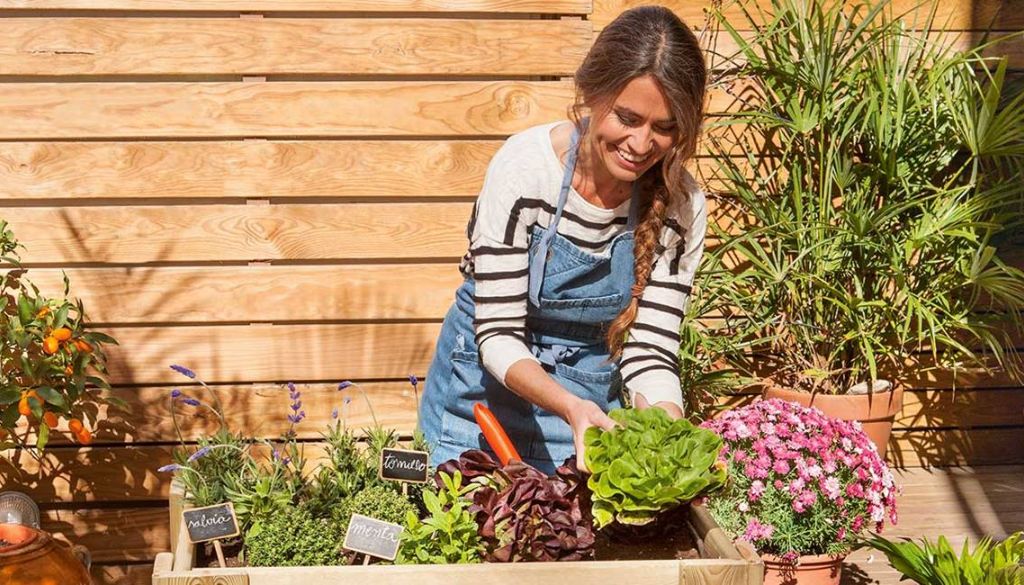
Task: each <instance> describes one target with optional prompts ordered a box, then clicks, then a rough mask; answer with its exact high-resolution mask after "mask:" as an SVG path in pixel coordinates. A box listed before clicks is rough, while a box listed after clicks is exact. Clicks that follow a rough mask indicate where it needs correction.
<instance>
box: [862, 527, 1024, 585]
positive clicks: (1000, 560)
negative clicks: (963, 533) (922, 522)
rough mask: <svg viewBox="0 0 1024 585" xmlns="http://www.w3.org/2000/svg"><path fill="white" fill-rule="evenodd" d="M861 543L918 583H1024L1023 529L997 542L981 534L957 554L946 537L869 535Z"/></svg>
mask: <svg viewBox="0 0 1024 585" xmlns="http://www.w3.org/2000/svg"><path fill="white" fill-rule="evenodd" d="M863 544H864V545H865V546H869V547H871V548H873V549H875V550H878V551H881V552H882V553H885V556H886V557H887V558H888V559H889V564H890V565H892V567H893V568H894V569H896V570H897V571H899V572H900V574H902V575H903V577H904V579H910V580H911V581H913V582H914V583H920V584H921V585H951V584H956V585H1021V584H1024V566H1022V563H1024V533H1022V532H1017V533H1014V534H1011V535H1010V536H1009V537H1008V538H1007V539H1006V540H1004V541H1002V542H1000V543H999V544H992V539H990V538H984V539H982V540H981V542H979V543H978V545H977V546H976V547H974V549H973V550H971V549H970V548H969V547H968V543H966V542H965V543H964V547H963V550H962V551H961V553H960V556H959V557H958V556H957V554H956V551H954V550H953V547H952V546H950V544H949V541H947V540H946V537H944V536H940V537H939V539H938V541H937V542H934V543H933V542H930V541H928V540H927V539H921V544H917V543H915V542H913V541H911V540H909V539H903V540H901V541H899V542H895V541H892V540H889V539H887V538H883V537H881V536H878V535H872V537H871V538H868V539H865V540H864V541H863Z"/></svg>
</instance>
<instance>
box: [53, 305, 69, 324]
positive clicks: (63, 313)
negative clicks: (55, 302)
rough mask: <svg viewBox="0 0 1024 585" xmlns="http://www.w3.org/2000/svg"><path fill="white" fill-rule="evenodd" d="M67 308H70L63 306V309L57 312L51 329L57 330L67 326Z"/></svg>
mask: <svg viewBox="0 0 1024 585" xmlns="http://www.w3.org/2000/svg"><path fill="white" fill-rule="evenodd" d="M69 308H70V306H69V305H64V306H63V307H61V308H60V310H58V311H57V317H56V318H55V319H54V322H53V328H54V329H58V328H60V327H63V326H64V325H65V324H67V322H68V309H69Z"/></svg>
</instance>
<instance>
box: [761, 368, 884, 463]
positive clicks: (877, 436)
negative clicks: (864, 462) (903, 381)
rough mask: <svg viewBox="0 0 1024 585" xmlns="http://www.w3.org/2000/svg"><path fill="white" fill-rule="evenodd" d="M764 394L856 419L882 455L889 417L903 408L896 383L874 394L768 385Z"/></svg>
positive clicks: (829, 414) (834, 416)
mask: <svg viewBox="0 0 1024 585" xmlns="http://www.w3.org/2000/svg"><path fill="white" fill-rule="evenodd" d="M764 397H765V399H766V400H767V399H770V398H781V399H782V400H788V401H789V402H795V403H797V404H800V405H802V406H813V407H815V408H817V409H818V410H820V411H822V412H823V413H825V416H829V417H832V418H837V419H840V420H855V421H859V422H860V423H861V425H863V427H864V432H865V433H867V435H868V438H869V439H871V442H872V443H874V444H875V447H876V448H877V449H878V454H879V455H881V456H882V457H885V452H886V449H887V448H888V445H889V435H890V434H891V433H892V423H893V420H894V419H895V418H896V415H897V414H899V412H900V411H901V410H903V389H902V388H900V387H898V386H897V387H896V389H895V390H893V391H889V392H877V393H874V394H811V393H809V392H800V391H797V390H789V389H787V388H780V387H778V386H769V387H768V388H767V389H765V392H764Z"/></svg>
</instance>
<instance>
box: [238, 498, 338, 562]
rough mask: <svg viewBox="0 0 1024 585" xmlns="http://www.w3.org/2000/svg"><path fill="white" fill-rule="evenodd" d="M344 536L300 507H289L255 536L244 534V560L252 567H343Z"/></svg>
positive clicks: (273, 516) (333, 524) (269, 520)
mask: <svg viewBox="0 0 1024 585" xmlns="http://www.w3.org/2000/svg"><path fill="white" fill-rule="evenodd" d="M344 536H345V532H344V531H343V530H342V529H341V528H340V527H339V525H338V524H337V523H335V522H331V521H330V520H328V519H326V518H317V517H315V516H313V515H312V514H311V513H310V512H309V510H307V509H306V508H305V507H304V506H296V507H291V508H288V509H286V510H284V511H282V512H280V513H277V514H274V515H272V516H271V517H270V518H268V519H267V520H266V522H265V523H263V524H262V527H261V529H260V530H259V531H258V532H255V533H254V532H252V531H250V532H247V533H246V535H245V546H246V559H247V560H248V563H249V565H251V566H253V567H307V566H313V565H339V564H344V561H343V556H342V551H341V541H342V539H343V538H344Z"/></svg>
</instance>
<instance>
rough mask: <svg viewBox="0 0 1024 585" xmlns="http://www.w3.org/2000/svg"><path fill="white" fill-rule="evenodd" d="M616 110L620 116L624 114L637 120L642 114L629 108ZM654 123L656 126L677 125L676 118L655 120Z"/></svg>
mask: <svg viewBox="0 0 1024 585" xmlns="http://www.w3.org/2000/svg"><path fill="white" fill-rule="evenodd" d="M615 110H616V111H618V112H619V113H620V114H624V115H628V116H636V117H637V118H639V117H640V114H638V113H636V112H634V111H633V110H631V109H629V108H627V107H626V106H615ZM654 123H655V124H675V123H676V119H675V118H666V119H664V120H655V121H654Z"/></svg>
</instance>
